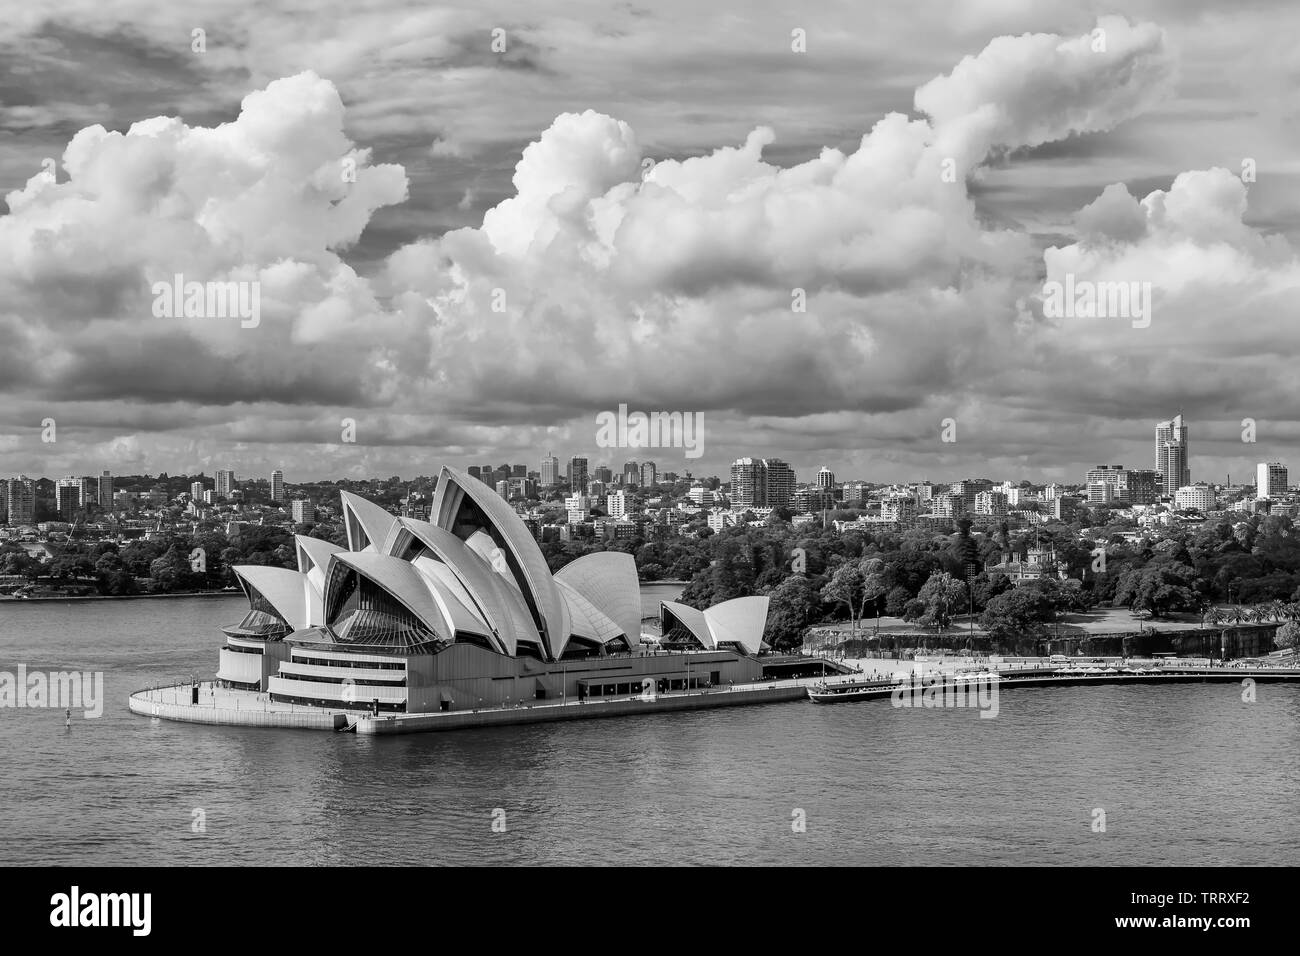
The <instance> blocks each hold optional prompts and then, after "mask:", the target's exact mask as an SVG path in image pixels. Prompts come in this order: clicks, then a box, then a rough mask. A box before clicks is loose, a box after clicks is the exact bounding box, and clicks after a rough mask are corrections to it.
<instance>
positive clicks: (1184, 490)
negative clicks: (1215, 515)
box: [1174, 482, 1217, 511]
mask: <svg viewBox="0 0 1300 956" xmlns="http://www.w3.org/2000/svg"><path fill="white" fill-rule="evenodd" d="M1216 505H1217V498H1216V496H1215V493H1214V489H1213V488H1211V487H1210V486H1209V485H1207V484H1206V483H1205V482H1199V483H1197V484H1195V485H1184V486H1183V487H1181V488H1177V489H1175V491H1174V507H1175V508H1177V509H1178V510H1180V511H1187V510H1194V511H1213V510H1214V509H1215V507H1216Z"/></svg>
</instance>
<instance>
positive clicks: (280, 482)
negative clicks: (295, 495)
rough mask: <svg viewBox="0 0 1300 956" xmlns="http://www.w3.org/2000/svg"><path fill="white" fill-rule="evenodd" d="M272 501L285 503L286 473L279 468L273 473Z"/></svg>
mask: <svg viewBox="0 0 1300 956" xmlns="http://www.w3.org/2000/svg"><path fill="white" fill-rule="evenodd" d="M271 500H272V501H284V472H282V471H281V470H280V469H279V468H277V469H275V471H273V472H271Z"/></svg>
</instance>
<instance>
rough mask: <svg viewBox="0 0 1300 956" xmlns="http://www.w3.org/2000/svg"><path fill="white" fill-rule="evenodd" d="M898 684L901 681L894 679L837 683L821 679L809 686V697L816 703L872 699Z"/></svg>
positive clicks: (838, 702)
mask: <svg viewBox="0 0 1300 956" xmlns="http://www.w3.org/2000/svg"><path fill="white" fill-rule="evenodd" d="M897 686H899V681H897V680H893V679H888V680H872V681H844V682H843V683H837V684H828V683H826V682H825V681H820V682H819V683H816V684H813V685H812V686H810V687H809V688H808V699H809V700H811V701H812V702H813V703H814V704H840V703H844V702H845V701H850V700H871V699H873V698H878V697H881V696H883V695H884V694H885V693H886V692H888V691H892V690H893V689H894V688H895V687H897Z"/></svg>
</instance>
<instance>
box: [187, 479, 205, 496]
mask: <svg viewBox="0 0 1300 956" xmlns="http://www.w3.org/2000/svg"><path fill="white" fill-rule="evenodd" d="M190 497H191V498H192V499H194V500H195V501H202V500H203V482H201V481H192V482H190Z"/></svg>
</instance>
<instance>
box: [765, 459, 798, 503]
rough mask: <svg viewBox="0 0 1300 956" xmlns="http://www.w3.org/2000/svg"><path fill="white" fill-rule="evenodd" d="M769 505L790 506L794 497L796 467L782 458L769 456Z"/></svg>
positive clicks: (766, 460)
mask: <svg viewBox="0 0 1300 956" xmlns="http://www.w3.org/2000/svg"><path fill="white" fill-rule="evenodd" d="M765 462H766V464H767V507H769V508H788V507H790V502H791V500H792V499H793V498H794V487H795V483H796V482H795V477H794V469H793V468H791V467H790V466H789V465H787V464H786V463H785V462H784V461H782V460H781V459H780V458H767V459H765Z"/></svg>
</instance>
